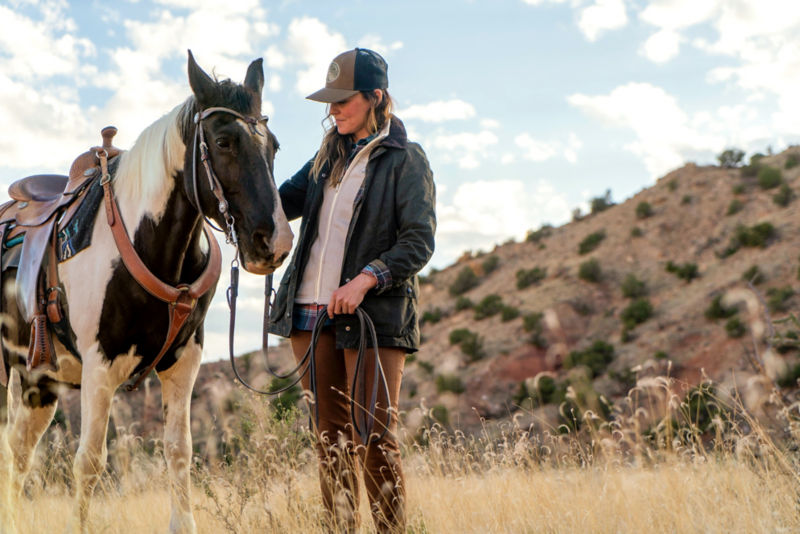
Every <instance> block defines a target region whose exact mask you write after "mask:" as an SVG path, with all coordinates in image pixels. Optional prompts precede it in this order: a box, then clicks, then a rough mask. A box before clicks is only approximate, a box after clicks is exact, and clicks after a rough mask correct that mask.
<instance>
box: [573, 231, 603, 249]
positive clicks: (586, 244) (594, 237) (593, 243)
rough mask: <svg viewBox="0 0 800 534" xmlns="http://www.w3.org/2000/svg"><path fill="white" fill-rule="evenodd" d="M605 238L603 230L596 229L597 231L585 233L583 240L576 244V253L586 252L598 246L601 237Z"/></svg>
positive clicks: (601, 239)
mask: <svg viewBox="0 0 800 534" xmlns="http://www.w3.org/2000/svg"><path fill="white" fill-rule="evenodd" d="M605 238H606V231H605V230H598V231H597V232H594V233H591V234H589V235H587V236H586V237H585V238H584V239H583V241H581V242H580V244H579V245H578V254H588V253H589V252H591V251H593V250H594V249H596V248H597V247H598V246H600V243H601V242H602V241H603V239H605Z"/></svg>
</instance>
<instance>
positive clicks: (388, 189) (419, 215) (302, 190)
mask: <svg viewBox="0 0 800 534" xmlns="http://www.w3.org/2000/svg"><path fill="white" fill-rule="evenodd" d="M312 164H313V159H312V160H311V161H309V162H308V163H306V165H305V166H304V167H303V168H302V169H300V171H299V172H298V173H297V174H295V175H294V176H292V177H291V178H290V179H289V180H287V181H286V182H284V183H283V184H282V185H281V187H280V195H281V202H282V204H283V210H284V211H285V212H286V217H287V218H288V219H289V220H293V219H296V218H298V217H302V223H301V226H300V236H299V238H298V242H297V245H296V247H295V250H294V255H293V256H292V261H291V263H290V264H289V267H288V268H287V269H286V273H285V274H284V275H283V279H282V280H281V283H280V286H279V288H278V293H277V297H276V299H275V305H274V307H273V308H272V315H271V320H272V326H271V328H270V332H271V333H273V334H277V335H280V336H284V337H288V336H289V334H290V333H291V330H292V311H293V307H294V299H295V293H296V291H297V286H298V285H299V283H300V281H301V280H302V276H303V270H304V269H305V266H306V264H307V262H308V256H309V253H310V250H311V245H312V243H313V242H314V239H315V238H316V237H317V229H318V227H319V224H318V215H319V209H320V206H321V205H322V197H323V191H324V188H325V187H327V186H328V185H327V178H328V176H327V172H326V169H325V168H323V170H322V171H321V172H320V177H319V180H314V179H313V178H312V177H311V175H310V173H311V166H312ZM435 206H436V193H435V188H434V184H433V174H432V173H431V169H430V166H429V165H428V160H427V158H426V157H425V152H424V151H423V150H422V148H421V147H420V146H419V145H418V144H416V143H410V142H408V140H407V138H406V131H405V128H404V127H403V123H402V122H401V121H400V120H399V119H397V118H396V117H393V118H392V123H391V126H390V129H389V135H388V136H387V137H385V138H384V139H383V140H382V141H381V142H380V144H379V145H378V146H376V147H375V148H374V149H373V150H372V152H371V153H370V155H369V161H368V163H367V170H366V176H365V178H364V186H363V193H362V194H361V195H359V196H358V198H357V200H356V204H355V207H354V210H353V218H352V220H351V221H350V228H349V230H348V234H347V238H346V240H345V249H346V250H345V254H344V262H343V265H342V275H341V280H340V283H339V285H340V286H341V285H344V284H346V283H347V282H349V281H350V280H351V279H352V278H353V277H355V276H356V275H358V274H359V273H360V272H361V269H363V268H364V267H365V266H366V265H367V264H369V263H373V264H374V263H378V264H380V263H382V264H383V265H385V267H386V268H388V270H389V272H390V273H391V280H392V282H391V285H390V286H389V287H385V288H382V289H380V290H377V289H371V290H370V291H369V292H367V294H366V296H365V297H364V301H363V302H362V303H361V308H362V309H363V310H364V311H366V312H367V313H368V314H369V316H370V318H371V319H372V321H373V322H374V323H375V330H376V331H377V334H378V345H379V346H382V347H399V348H404V349H406V350H407V351H410V352H411V351H415V350H417V349H418V348H419V322H418V319H417V316H418V313H417V311H418V310H417V308H418V307H417V294H418V293H419V282H418V281H417V276H416V274H417V273H418V272H419V271H420V270H421V269H422V268H423V267H424V266H425V264H426V263H428V260H430V258H431V255H432V254H433V247H434V241H433V234H434V232H435V230H436V215H435V212H434V210H435ZM320 304H327V303H326V302H323V303H320ZM334 323H335V328H336V346H337V348H357V345H358V337H359V332H358V329H359V327H358V320H357V318H356V316H355V315H337V316H336V317H335V320H334Z"/></svg>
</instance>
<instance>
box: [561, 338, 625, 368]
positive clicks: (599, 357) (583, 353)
mask: <svg viewBox="0 0 800 534" xmlns="http://www.w3.org/2000/svg"><path fill="white" fill-rule="evenodd" d="M612 361H614V346H613V345H611V344H610V343H606V342H605V341H602V340H599V339H598V340H597V341H595V342H594V343H592V345H591V346H590V347H588V348H586V349H584V350H580V351H579V350H574V351H572V352H570V353H569V355H568V356H567V357H566V358H564V367H565V368H567V369H571V368H573V367H577V366H579V365H585V366H586V367H588V368H589V370H590V371H591V373H592V377H596V376H598V375H599V374H600V373H602V372H603V371H605V369H606V367H608V364H610V363H611V362H612Z"/></svg>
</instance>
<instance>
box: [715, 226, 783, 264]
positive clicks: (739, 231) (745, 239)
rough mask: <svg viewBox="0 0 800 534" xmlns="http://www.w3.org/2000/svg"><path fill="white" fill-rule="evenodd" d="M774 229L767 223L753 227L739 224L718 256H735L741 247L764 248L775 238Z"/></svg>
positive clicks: (775, 232)
mask: <svg viewBox="0 0 800 534" xmlns="http://www.w3.org/2000/svg"><path fill="white" fill-rule="evenodd" d="M777 234H778V233H777V231H776V230H775V227H774V226H772V225H771V224H770V223H768V222H763V223H758V224H755V225H753V226H745V225H743V224H740V225H738V226H736V228H735V229H734V230H733V236H731V240H730V242H729V243H728V246H727V247H725V250H723V251H722V252H721V253H720V254H719V256H720V257H722V258H727V257H728V256H730V255H732V254H735V253H736V252H737V251H738V250H739V249H740V248H742V247H760V248H766V247H767V246H768V245H769V244H770V243H771V242H772V241H774V239H775V238H776V237H777Z"/></svg>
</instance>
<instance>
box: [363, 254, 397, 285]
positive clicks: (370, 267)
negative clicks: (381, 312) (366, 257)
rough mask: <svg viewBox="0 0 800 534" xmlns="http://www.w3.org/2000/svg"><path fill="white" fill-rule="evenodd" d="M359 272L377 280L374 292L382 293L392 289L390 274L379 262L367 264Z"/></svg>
mask: <svg viewBox="0 0 800 534" xmlns="http://www.w3.org/2000/svg"><path fill="white" fill-rule="evenodd" d="M361 272H362V273H366V274H369V275H372V276H374V277H375V279H376V280H378V285H376V286H375V290H376V291H383V290H384V289H387V288H389V287H392V273H391V271H389V267H387V266H386V264H385V263H383V262H382V261H381V260H373V261H371V262H369V263H368V264H367V266H366V267H364V268H363V269H361Z"/></svg>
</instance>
